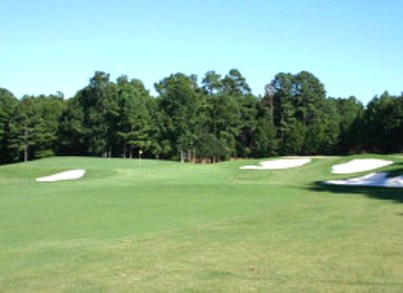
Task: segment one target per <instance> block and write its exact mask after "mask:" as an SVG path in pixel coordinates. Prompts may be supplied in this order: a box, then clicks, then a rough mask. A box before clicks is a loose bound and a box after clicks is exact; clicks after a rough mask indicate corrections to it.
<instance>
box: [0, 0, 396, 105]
mask: <svg viewBox="0 0 403 293" xmlns="http://www.w3.org/2000/svg"><path fill="white" fill-rule="evenodd" d="M0 15H1V16H0V87H3V88H7V89H8V90H10V91H11V92H13V93H14V94H15V95H16V96H17V97H21V96H22V95H24V94H34V95H37V94H41V93H43V94H51V93H55V92H56V91H62V92H63V93H65V96H66V97H71V96H73V95H74V94H75V92H76V91H77V90H79V89H81V88H83V87H84V86H86V85H87V84H88V81H89V78H90V77H91V76H92V75H93V73H94V71H96V70H102V71H105V72H108V73H110V74H111V79H112V80H115V79H116V78H117V77H118V76H119V75H121V74H127V75H128V76H129V78H139V79H141V80H142V81H143V82H144V84H145V86H146V87H147V88H148V89H150V90H151V92H152V93H154V90H153V84H154V82H157V81H159V80H160V79H162V78H164V77H166V76H168V75H170V74H171V73H175V72H183V73H186V74H197V75H198V76H199V80H201V79H202V77H203V75H204V74H205V73H206V71H208V70H215V71H217V72H218V73H221V74H223V75H224V74H226V73H227V72H228V71H229V69H231V68H237V69H239V70H240V72H241V73H242V74H243V75H244V76H245V77H246V79H247V81H248V83H249V85H250V86H251V88H252V90H253V93H254V94H256V95H258V94H263V87H264V85H265V84H266V83H268V82H270V81H271V80H272V79H273V77H274V75H275V74H276V73H278V72H291V73H298V72H299V71H301V70H307V71H310V72H311V73H313V74H314V75H315V76H317V77H318V78H319V79H320V80H321V82H322V83H324V84H325V87H326V90H327V94H328V95H329V96H334V97H348V96H350V95H355V96H356V97H357V98H358V99H360V100H361V101H362V102H363V103H364V104H366V103H367V102H368V101H369V100H370V99H371V98H372V97H373V96H374V95H375V94H381V93H382V92H383V91H384V90H388V91H389V92H390V93H391V94H400V92H401V91H403V56H402V55H403V1H401V0H377V1H374V0H365V1H364V0H338V1H331V0H284V1H271V0H265V1H260V0H255V1H253V0H249V1H248V0H244V1H241V0H221V1H220V0H203V1H194V0H171V1H164V0H148V1H147V0H143V1H135V0H114V1H110V0H86V1H84V0H65V1H63V0H60V1H56V0H53V1H51V0H35V1H33V0H1V2H0Z"/></svg>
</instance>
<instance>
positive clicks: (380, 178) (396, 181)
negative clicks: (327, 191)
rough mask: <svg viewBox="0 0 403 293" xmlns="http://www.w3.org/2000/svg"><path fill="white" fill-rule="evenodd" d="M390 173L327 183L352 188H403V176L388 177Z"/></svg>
mask: <svg viewBox="0 0 403 293" xmlns="http://www.w3.org/2000/svg"><path fill="white" fill-rule="evenodd" d="M387 175H388V173H386V172H380V173H371V174H368V175H365V176H362V177H357V178H352V179H344V180H332V181H326V182H325V183H326V184H333V185H352V186H378V187H392V188H403V175H402V176H398V177H392V178H388V177H387Z"/></svg>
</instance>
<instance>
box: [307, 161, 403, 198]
mask: <svg viewBox="0 0 403 293" xmlns="http://www.w3.org/2000/svg"><path fill="white" fill-rule="evenodd" d="M387 172H388V173H389V174H388V177H397V176H401V175H402V174H403V163H398V164H395V165H394V168H393V169H390V170H387ZM350 177H351V176H350ZM308 189H309V190H312V191H318V192H331V193H335V194H361V195H364V196H367V197H370V198H374V199H380V200H392V201H394V202H396V203H403V188H385V187H369V186H368V187H367V186H345V185H331V184H325V183H323V182H320V181H317V182H314V183H313V184H312V186H310V187H308Z"/></svg>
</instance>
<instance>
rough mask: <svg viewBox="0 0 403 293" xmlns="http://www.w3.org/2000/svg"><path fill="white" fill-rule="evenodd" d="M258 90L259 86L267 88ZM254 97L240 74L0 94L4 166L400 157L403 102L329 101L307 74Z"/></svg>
mask: <svg viewBox="0 0 403 293" xmlns="http://www.w3.org/2000/svg"><path fill="white" fill-rule="evenodd" d="M263 86H264V85H263ZM264 88H265V94H264V96H254V95H253V94H252V92H251V89H250V87H249V85H248V83H247V81H246V78H245V77H244V76H243V75H242V74H241V73H240V72H239V70H237V69H231V70H230V71H229V72H228V73H227V74H225V75H222V74H219V73H217V72H215V71H214V70H211V71H208V72H206V74H205V76H204V77H202V79H201V82H200V83H199V81H198V78H197V76H196V75H186V74H183V73H175V74H171V75H169V76H168V77H165V78H163V79H161V80H160V81H158V82H156V83H155V89H156V92H157V93H158V95H157V96H156V97H152V96H151V95H150V93H149V91H148V90H147V89H146V88H145V87H144V84H143V83H142V81H141V80H139V79H129V77H127V76H126V75H122V76H120V77H119V78H117V80H116V81H111V79H110V75H109V74H108V73H105V72H102V71H96V72H95V73H94V75H93V76H92V77H91V78H90V79H89V83H88V85H87V86H85V87H84V88H82V89H79V90H78V91H77V93H76V94H75V96H74V97H72V98H70V99H64V97H63V95H62V94H61V93H59V92H58V93H57V94H55V95H39V96H29V95H26V96H24V97H22V98H21V99H17V98H16V97H14V95H13V94H12V93H11V92H10V91H8V90H7V89H4V88H0V163H3V164H4V163H11V162H17V161H21V160H25V161H27V160H30V159H36V158H42V157H46V156H52V155H86V156H103V157H122V158H132V157H134V156H137V155H138V154H139V153H142V154H143V156H145V157H154V158H164V159H174V160H181V161H182V162H185V161H192V162H195V161H207V162H218V161H220V160H227V159H230V158H232V157H238V158H252V157H268V156H276V155H316V154H346V153H355V152H366V151H371V152H380V153H387V152H400V151H401V150H402V149H403V94H401V95H400V96H393V95H390V94H389V93H388V92H386V91H385V92H384V93H382V94H381V95H380V96H374V98H373V99H372V100H371V102H370V103H369V104H368V106H367V107H364V106H363V105H362V104H361V103H360V102H359V101H358V100H357V99H356V98H355V97H353V96H351V97H347V98H341V97H338V98H333V97H327V96H326V90H325V86H324V84H322V83H321V82H320V80H319V79H318V78H317V77H316V76H315V75H313V74H312V73H310V72H307V71H302V72H299V73H297V74H291V73H283V72H280V73H278V74H276V75H275V76H274V78H273V80H271V81H268V83H267V84H266V85H265V86H264Z"/></svg>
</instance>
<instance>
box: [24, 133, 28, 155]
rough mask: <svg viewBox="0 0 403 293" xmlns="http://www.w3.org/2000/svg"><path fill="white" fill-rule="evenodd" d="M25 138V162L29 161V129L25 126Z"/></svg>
mask: <svg viewBox="0 0 403 293" xmlns="http://www.w3.org/2000/svg"><path fill="white" fill-rule="evenodd" d="M24 140H25V145H24V162H27V161H28V130H27V129H26V128H25V130H24Z"/></svg>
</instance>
